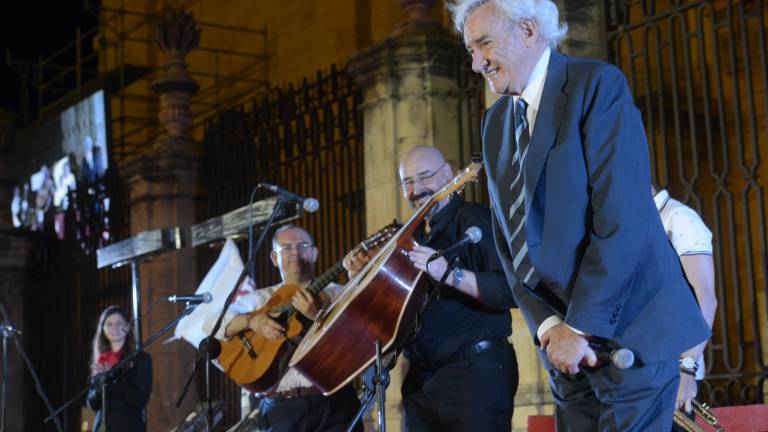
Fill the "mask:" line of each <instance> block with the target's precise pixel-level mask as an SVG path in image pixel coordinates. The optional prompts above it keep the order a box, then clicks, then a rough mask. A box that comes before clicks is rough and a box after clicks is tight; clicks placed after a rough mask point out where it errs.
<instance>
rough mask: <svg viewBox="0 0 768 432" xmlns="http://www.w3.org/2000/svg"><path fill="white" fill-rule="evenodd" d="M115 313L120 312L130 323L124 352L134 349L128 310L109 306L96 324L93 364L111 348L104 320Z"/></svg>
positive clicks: (129, 323)
mask: <svg viewBox="0 0 768 432" xmlns="http://www.w3.org/2000/svg"><path fill="white" fill-rule="evenodd" d="M114 314H119V315H120V316H121V317H123V319H124V320H125V322H126V323H128V325H129V328H128V331H127V332H126V335H125V344H124V345H123V352H124V353H129V352H131V351H133V344H132V343H131V342H132V341H133V336H132V333H131V328H130V325H131V319H130V316H129V315H128V312H126V311H125V309H123V308H121V307H120V306H115V305H112V306H109V307H107V308H106V309H104V311H103V312H102V313H101V315H99V321H98V323H97V324H96V333H95V334H94V335H93V356H92V358H91V365H93V364H95V363H96V361H97V360H98V359H99V355H101V353H103V352H105V351H107V350H110V349H111V345H110V343H109V339H107V337H106V336H104V322H105V321H106V320H107V318H109V317H110V316H112V315H114Z"/></svg>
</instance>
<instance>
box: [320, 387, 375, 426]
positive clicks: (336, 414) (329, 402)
mask: <svg viewBox="0 0 768 432" xmlns="http://www.w3.org/2000/svg"><path fill="white" fill-rule="evenodd" d="M358 408H360V400H359V399H358V398H357V393H355V389H354V388H353V387H352V385H347V386H345V387H344V388H342V389H341V390H339V391H337V392H336V393H334V394H332V395H330V396H327V397H325V396H319V399H317V398H315V399H313V400H312V407H311V410H312V412H313V413H314V417H315V418H317V417H318V415H321V417H322V418H321V419H320V420H319V423H318V424H317V426H316V428H314V429H313V430H317V431H323V432H344V431H346V430H347V427H349V424H350V423H352V420H353V419H354V418H355V414H357V410H358ZM353 430H354V431H355V432H362V430H363V422H362V421H358V422H357V423H356V424H355V429H353Z"/></svg>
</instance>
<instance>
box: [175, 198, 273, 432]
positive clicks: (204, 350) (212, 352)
mask: <svg viewBox="0 0 768 432" xmlns="http://www.w3.org/2000/svg"><path fill="white" fill-rule="evenodd" d="M257 188H258V186H257ZM255 190H256V189H254V192H255ZM251 196H253V195H251ZM283 200H284V198H282V197H280V196H278V198H277V201H276V202H275V206H274V207H273V208H272V214H271V215H270V216H269V219H267V222H266V223H265V225H264V228H263V229H262V230H261V234H259V239H258V240H257V241H256V246H255V248H254V249H252V251H253V252H252V253H249V254H248V261H247V262H246V263H245V265H243V270H242V271H241V272H240V276H238V278H237V282H235V286H233V287H232V290H231V291H230V292H229V295H227V298H226V299H225V300H224V305H223V306H222V308H221V312H220V313H219V317H218V318H217V319H216V324H215V325H214V326H213V329H211V333H210V334H209V335H208V337H206V338H204V339H203V340H202V341H200V345H199V346H198V348H197V355H196V356H195V360H194V363H193V365H192V368H191V371H190V374H189V377H188V378H187V381H186V382H185V383H184V386H183V387H182V389H181V392H179V396H178V398H176V407H177V408H178V407H179V406H181V403H182V402H183V401H184V397H185V396H186V394H187V391H188V390H189V385H190V383H191V382H192V379H193V378H194V376H195V372H196V371H197V362H198V361H199V359H200V358H202V357H203V356H205V397H206V399H207V400H208V410H207V420H208V431H209V432H212V431H213V404H212V402H211V361H212V360H213V359H214V358H216V357H218V356H219V354H221V343H220V342H219V341H218V339H216V337H215V335H216V333H218V331H219V329H220V328H221V324H222V322H223V321H224V315H225V314H226V312H227V309H228V308H229V305H230V304H232V300H234V298H235V294H237V291H238V289H239V288H240V284H241V283H242V282H243V280H245V276H246V275H247V274H248V269H249V267H250V266H251V264H252V262H254V261H255V256H256V252H255V251H257V250H259V248H260V247H261V244H262V243H263V242H264V238H265V237H266V235H267V233H268V232H269V230H270V228H271V227H272V224H273V223H274V221H275V218H276V217H277V215H278V214H280V213H281V212H282V210H283V203H284V201H283ZM249 225H250V223H249ZM249 244H250V242H249Z"/></svg>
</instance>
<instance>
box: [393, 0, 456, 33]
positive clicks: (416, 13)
mask: <svg viewBox="0 0 768 432" xmlns="http://www.w3.org/2000/svg"><path fill="white" fill-rule="evenodd" d="M436 2H437V0H400V5H401V6H402V7H403V9H405V13H406V17H405V19H403V20H402V21H400V23H398V24H397V27H395V30H394V31H392V36H407V35H416V34H428V33H439V34H445V33H447V31H446V30H445V28H444V27H443V26H442V24H441V23H440V22H439V21H437V20H435V19H433V18H431V17H430V16H429V11H430V10H431V9H432V7H433V6H434V5H435V3H436Z"/></svg>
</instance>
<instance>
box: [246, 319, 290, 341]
mask: <svg viewBox="0 0 768 432" xmlns="http://www.w3.org/2000/svg"><path fill="white" fill-rule="evenodd" d="M248 328H250V329H251V330H253V331H255V332H256V333H259V334H260V335H262V336H264V337H265V338H267V339H269V340H278V339H280V338H282V337H283V336H285V327H283V326H282V325H280V323H279V322H277V321H275V320H274V319H272V318H270V317H269V316H267V315H265V314H254V315H251V317H250V318H249V319H248Z"/></svg>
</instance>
